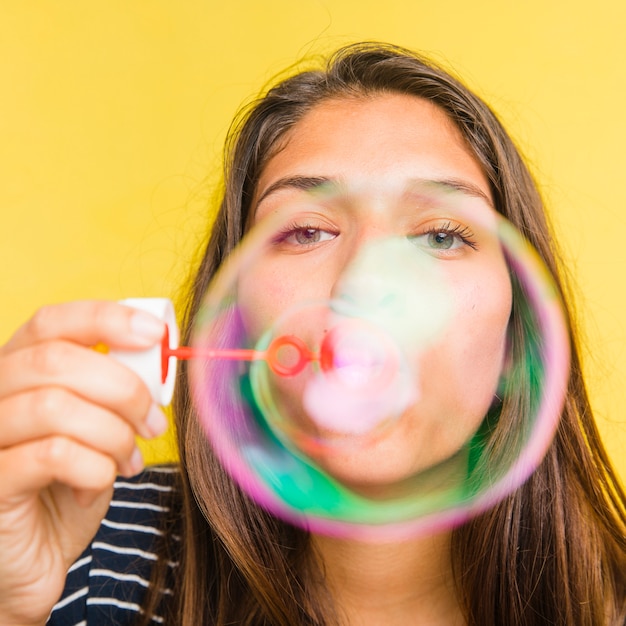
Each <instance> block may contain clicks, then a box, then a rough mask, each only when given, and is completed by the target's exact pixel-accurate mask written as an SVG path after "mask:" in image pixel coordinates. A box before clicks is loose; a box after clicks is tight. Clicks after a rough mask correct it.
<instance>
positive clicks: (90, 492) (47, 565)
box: [0, 44, 626, 626]
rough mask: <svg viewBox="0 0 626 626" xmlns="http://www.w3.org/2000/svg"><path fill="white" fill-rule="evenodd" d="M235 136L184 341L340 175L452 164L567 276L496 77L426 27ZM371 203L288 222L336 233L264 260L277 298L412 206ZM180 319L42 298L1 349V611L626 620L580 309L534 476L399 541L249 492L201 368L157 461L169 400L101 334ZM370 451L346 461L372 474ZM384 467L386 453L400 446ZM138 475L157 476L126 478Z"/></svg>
mask: <svg viewBox="0 0 626 626" xmlns="http://www.w3.org/2000/svg"><path fill="white" fill-rule="evenodd" d="M227 155H228V157H227V163H226V171H225V191H224V196H223V199H222V203H221V207H220V211H219V214H218V216H217V220H216V222H215V224H214V226H213V229H212V234H211V237H210V240H209V242H208V245H207V248H206V251H205V254H204V256H203V258H202V261H201V263H200V267H199V268H198V269H197V272H196V274H195V277H194V279H193V281H192V283H191V290H190V293H189V296H188V298H187V300H186V302H187V309H186V311H185V321H184V330H183V340H188V339H189V337H190V333H191V325H192V321H193V320H194V317H195V314H196V313H197V311H198V309H199V307H200V303H201V300H202V297H203V295H204V293H205V292H206V289H207V285H208V283H209V281H210V279H211V277H212V276H213V274H214V273H215V271H216V270H217V268H218V267H219V266H220V264H221V263H222V261H223V260H224V259H225V257H226V256H227V255H228V253H229V252H230V251H231V250H232V249H233V248H234V247H235V246H236V245H237V243H238V242H239V241H240V240H241V238H242V236H243V235H244V232H246V230H247V229H248V228H250V226H252V225H254V224H255V223H256V221H257V220H259V219H261V218H262V217H263V215H266V214H268V213H271V212H273V211H276V210H277V209H278V208H279V207H280V206H282V205H283V204H285V203H288V202H291V201H292V200H294V199H295V200H297V199H298V198H300V197H301V195H302V194H304V193H306V190H307V189H308V188H310V187H311V186H312V185H314V184H315V181H318V182H319V181H320V180H323V181H327V180H331V181H338V180H339V181H341V182H342V183H345V184H346V185H348V186H350V185H353V186H356V187H359V186H360V185H362V184H364V182H366V181H368V180H372V179H375V180H376V181H377V184H379V185H380V186H381V187H383V188H384V187H385V186H386V185H391V186H397V185H404V184H406V183H407V181H410V180H412V179H415V178H418V179H425V180H447V181H454V184H455V185H456V186H457V187H459V188H463V189H465V190H469V191H468V193H471V194H473V195H475V196H480V197H481V198H483V199H484V202H486V203H488V204H491V205H493V206H494V207H495V209H496V210H497V211H499V212H500V213H501V214H503V215H504V216H505V217H506V218H507V219H509V220H510V221H511V222H512V223H513V224H514V225H515V226H516V227H517V228H518V229H519V230H520V231H521V232H522V233H523V234H524V235H525V236H526V237H527V238H528V239H529V240H530V241H531V243H532V244H533V245H534V246H535V248H536V249H537V250H538V251H539V253H540V255H541V257H542V258H543V259H544V262H545V263H546V265H547V267H548V268H549V270H550V271H551V272H552V274H553V276H554V277H555V280H556V281H557V284H559V285H560V284H561V283H560V279H559V270H558V267H557V265H558V263H557V261H558V255H557V252H556V251H555V248H554V238H553V237H552V236H551V234H550V230H549V228H548V226H547V224H546V217H545V213H544V208H543V206H542V202H541V199H540V196H539V193H538V191H537V189H536V187H535V185H534V183H533V181H532V179H531V176H530V174H529V172H528V170H527V169H526V167H525V165H524V163H523V161H522V159H521V158H520V155H519V153H518V152H517V150H516V149H515V147H514V145H513V143H512V142H511V140H510V139H509V137H508V136H507V134H506V133H505V131H504V130H503V129H502V127H501V126H500V124H499V122H498V121H497V120H496V118H495V117H494V115H493V114H492V113H491V111H490V110H489V109H488V108H487V106H486V105H485V104H484V103H482V102H481V101H480V100H479V99H478V98H477V97H476V96H474V95H473V94H471V93H470V92H469V91H468V90H467V89H466V88H465V87H463V86H462V85H461V84H459V82H457V81H456V80H455V79H454V78H452V77H450V76H449V75H448V74H446V73H445V72H443V71H442V70H440V69H438V68H436V67H434V66H433V65H431V64H430V63H429V62H427V61H425V60H423V59H421V58H419V57H417V56H416V55H414V54H412V53H410V52H408V51H406V50H403V49H399V48H395V47H391V46H386V45H378V44H361V45H355V46H349V47H347V48H345V49H342V50H340V51H339V52H338V53H337V54H335V55H334V56H333V57H332V58H331V59H330V60H329V62H328V65H327V67H326V68H325V70H324V71H321V70H320V71H311V72H304V73H300V74H298V75H296V76H294V77H292V78H289V79H287V80H285V81H283V82H281V83H280V84H278V85H277V86H276V87H274V88H273V89H272V90H270V91H269V92H268V93H267V94H266V95H265V96H264V97H263V98H262V99H261V100H259V102H257V103H256V104H255V105H254V106H253V107H251V108H250V110H249V111H247V113H246V114H245V115H244V116H243V117H242V118H241V120H240V121H239V123H238V124H237V125H235V127H234V129H233V132H232V134H231V139H230V142H229V144H228V152H227ZM376 188H379V187H376ZM374 205H376V209H375V210H374V208H373V207H374ZM364 206H365V207H366V208H365V209H364V210H363V211H362V212H361V213H359V214H358V215H356V216H353V217H352V218H351V220H350V221H346V220H345V219H344V221H343V222H342V221H341V220H342V219H343V218H342V217H341V216H339V217H338V218H337V221H338V222H339V223H336V222H335V221H332V220H330V219H326V218H319V219H318V220H317V221H316V222H315V223H307V224H305V225H300V231H299V232H296V233H295V235H293V236H294V237H295V239H293V240H290V241H292V243H293V242H295V243H294V244H293V245H298V246H308V245H311V243H312V244H313V245H314V246H317V247H315V248H311V249H314V250H316V251H318V252H316V254H318V256H317V259H316V271H315V273H311V274H306V276H309V278H308V279H307V280H306V281H303V279H302V276H303V275H302V274H301V273H298V274H297V275H295V274H293V273H291V274H290V269H289V267H290V266H289V264H287V263H285V264H283V265H281V266H280V271H281V272H282V274H280V276H281V280H288V281H291V282H290V289H284V290H281V289H280V288H279V287H280V285H277V278H276V276H277V274H276V273H272V272H269V271H268V272H265V273H264V268H260V269H259V274H258V277H257V278H258V280H255V281H254V282H255V285H257V287H258V289H257V291H255V292H254V293H255V297H256V298H257V300H256V301H255V303H256V306H257V308H258V311H259V314H260V315H264V314H267V315H274V314H275V313H276V309H280V308H281V307H285V306H289V304H290V298H292V297H293V296H292V295H290V294H293V292H294V290H305V291H306V290H307V289H310V290H311V293H312V294H313V295H315V296H319V295H322V296H323V295H324V294H326V296H327V295H328V293H329V292H330V291H332V289H333V288H334V286H335V283H336V280H337V276H338V270H337V267H338V266H339V265H340V264H341V263H340V260H341V259H344V258H345V255H346V254H348V248H347V247H346V246H353V245H355V242H357V243H358V244H359V245H360V243H361V242H362V241H363V240H365V239H367V238H368V237H369V236H373V235H372V233H373V232H374V231H378V232H380V231H381V230H383V231H384V230H385V228H389V227H390V226H389V224H390V220H388V219H384V218H385V215H386V214H385V210H386V207H385V206H384V202H383V204H382V206H383V211H382V212H381V210H380V208H381V204H380V203H378V204H376V203H375V202H373V201H372V204H371V205H368V204H367V203H366V204H365V205H364ZM368 207H369V209H368ZM381 216H382V217H381ZM437 228H438V229H439V232H440V234H441V237H439V238H437V242H441V241H444V240H445V241H446V242H448V243H446V245H454V246H455V248H456V247H458V249H459V250H460V252H459V254H464V250H465V248H464V247H463V246H464V245H465V244H464V243H463V242H462V238H461V237H459V236H458V231H455V230H452V232H450V229H449V228H448V226H447V225H444V224H440V225H438V226H437ZM295 230H296V231H297V228H296V229H295ZM421 234H423V233H421ZM290 236H292V235H290ZM431 243H432V242H431ZM320 250H321V251H322V252H323V254H322V253H320V252H319V251H320ZM481 254H484V253H482V252H481ZM477 258H478V257H477ZM492 260H493V259H492ZM462 266H463V265H462V264H459V267H462ZM489 266H490V267H493V264H490V265H489ZM496 267H498V266H497V264H496ZM499 267H500V269H502V267H503V266H502V265H501V266H499ZM295 271H296V270H293V272H295ZM505 274H506V273H505V272H501V271H499V270H498V271H495V272H494V274H493V276H492V279H493V280H492V283H491V284H492V285H493V290H492V291H491V293H490V296H489V298H486V300H488V302H485V298H484V297H478V296H476V293H475V290H473V291H472V290H471V289H467V290H466V291H464V292H463V293H462V294H461V295H462V297H461V296H460V300H462V301H463V302H465V303H466V305H467V308H466V313H467V317H462V318H459V325H460V327H459V332H458V334H457V335H456V336H455V341H456V342H457V343H458V342H461V343H462V344H463V345H462V347H463V348H464V349H459V350H457V351H456V352H455V351H454V346H451V347H450V354H453V355H454V358H457V359H459V361H458V363H457V364H456V366H457V367H459V368H462V367H467V366H468V364H469V365H471V366H472V367H477V368H482V369H483V370H484V372H485V376H486V377H487V378H489V376H490V374H489V372H490V370H489V368H490V367H494V364H496V366H498V367H499V364H500V363H501V360H502V353H503V350H504V347H503V346H504V345H505V337H506V333H507V329H508V328H510V327H511V326H513V327H514V326H515V325H516V324H519V312H518V311H517V310H516V305H515V296H514V294H513V293H512V292H511V287H510V284H509V282H508V280H505V279H504V278H503V277H504V276H505ZM454 284H455V285H457V286H458V289H459V290H462V289H464V286H466V285H467V281H466V280H458V281H456V282H455V283H454ZM459 293H461V292H459ZM483 295H484V294H483ZM472 316H474V317H472ZM463 324H467V326H466V327H463ZM470 324H471V325H470ZM469 328H471V330H472V332H463V331H464V330H465V331H466V330H467V329H469ZM163 332H164V327H163V325H162V323H160V322H158V320H156V319H154V318H151V317H149V316H146V314H143V313H140V312H134V311H132V310H131V309H129V308H127V307H122V306H120V305H117V304H115V303H106V302H81V303H72V304H65V305H60V306H56V307H47V308H44V309H42V310H41V311H40V312H38V313H37V314H36V315H35V316H34V318H33V319H32V320H31V321H30V322H28V323H27V324H26V325H25V326H24V327H22V328H21V329H19V330H18V331H17V333H16V334H15V335H14V337H13V338H12V339H11V340H10V341H9V343H8V344H7V345H5V346H4V347H3V348H2V351H1V352H0V422H1V424H2V428H1V429H0V475H1V477H2V478H1V480H0V625H2V626H7V625H9V624H13V625H15V624H20V625H21V626H26V625H34V624H43V623H45V622H46V620H47V619H48V617H49V623H50V624H84V623H89V624H91V623H117V624H149V623H169V624H181V625H184V626H191V625H192V624H194V625H195V624H224V625H225V624H272V625H277V624H281V625H285V626H287V625H293V624H338V625H341V624H351V625H357V624H382V623H384V624H429V625H449V626H452V625H454V626H460V625H466V624H467V625H469V624H473V625H484V624H516V625H540V624H568V625H572V626H573V625H576V626H579V625H586V626H591V625H598V626H599V625H611V626H616V625H618V624H624V623H626V575H625V572H626V569H625V568H626V499H625V497H624V492H623V491H622V489H621V487H620V485H619V480H618V478H617V477H616V475H615V473H614V470H613V469H612V467H611V465H610V463H609V460H608V459H607V456H606V454H605V452H604V450H603V448H602V445H601V443H600V439H599V436H598V433H597V430H596V427H595V424H594V421H593V417H592V412H591V409H590V406H589V402H588V400H587V396H586V392H585V386H584V382H583V379H582V374H581V369H580V364H579V361H578V356H577V344H576V337H575V334H574V332H573V331H572V336H571V351H572V358H571V372H570V378H569V387H568V392H567V397H566V400H565V405H564V408H563V411H562V416H561V420H560V423H559V426H558V430H557V433H556V436H555V438H554V440H553V442H552V444H551V445H550V447H549V449H548V452H547V454H546V456H545V459H544V460H543V462H542V463H541V464H540V466H539V467H538V468H537V469H536V471H535V472H534V473H533V475H532V476H531V477H530V478H529V479H528V480H527V481H526V482H525V483H524V484H523V485H522V486H521V487H519V488H518V489H517V490H516V491H515V492H514V493H512V494H511V495H509V496H508V497H506V498H505V499H504V500H503V501H502V502H499V503H497V504H496V505H494V506H493V508H492V509H490V510H489V511H487V512H484V513H482V514H481V515H479V516H478V517H476V518H475V519H473V520H472V521H469V522H467V523H465V524H463V525H462V526H460V527H457V528H455V529H452V530H447V531H441V532H439V533H436V534H432V535H430V536H427V537H424V536H420V537H417V538H414V539H404V540H402V541H396V542H394V541H387V542H379V543H375V542H371V543H370V542H361V541H356V540H350V539H344V538H338V537H330V536H324V535H322V534H316V533H307V532H305V531H304V530H301V529H299V528H297V527H294V526H292V525H290V524H288V523H286V522H284V521H281V520H280V519H278V518H276V517H274V516H273V515H271V514H270V513H268V512H267V511H265V510H264V509H263V508H261V507H260V506H258V505H257V504H255V503H254V502H253V501H251V500H250V499H249V498H248V497H247V496H246V495H245V494H243V493H242V492H241V490H240V489H239V488H238V486H237V485H236V484H235V483H234V482H233V481H232V479H231V478H230V477H229V475H228V474H227V473H226V472H225V471H224V470H223V468H222V467H221V465H220V463H219V462H218V461H217V460H216V458H215V456H214V454H213V452H212V449H211V446H210V444H209V443H208V442H207V438H206V436H205V435H204V432H203V430H202V427H201V425H200V424H199V419H198V416H197V415H196V412H195V410H194V406H193V404H192V402H191V401H190V398H189V394H188V387H187V384H186V378H187V371H186V368H185V367H183V368H181V374H180V376H179V380H178V385H177V392H176V397H175V403H174V408H175V411H174V412H175V418H176V430H177V437H178V444H179V453H180V463H179V465H178V466H176V467H160V468H149V469H147V470H145V471H143V472H141V473H139V472H140V470H141V459H140V457H139V456H138V453H137V451H136V449H135V448H134V436H135V435H136V434H139V435H141V436H144V437H150V436H153V435H155V434H158V433H160V432H162V431H163V429H164V428H165V424H164V420H163V417H162V415H161V413H160V412H159V410H158V408H156V407H155V406H153V405H152V404H151V400H150V397H149V393H148V391H147V389H146V388H145V387H144V386H143V385H142V384H141V382H140V381H139V379H138V378H137V377H136V376H135V375H134V374H133V373H132V372H130V371H129V370H127V369H125V368H124V367H123V366H121V365H120V364H119V363H117V362H115V361H114V360H113V359H111V358H110V357H108V356H106V355H103V354H100V353H98V352H96V351H94V350H93V349H92V346H94V345H96V344H99V343H104V344H106V345H109V346H111V347H113V348H124V349H142V348H147V347H151V346H153V345H155V344H157V343H158V342H159V341H160V339H161V337H162V335H163ZM472 337H474V339H472ZM472 341H479V342H480V344H481V345H482V346H484V345H488V346H489V350H488V351H487V353H488V354H489V355H490V358H489V359H484V362H482V363H478V362H477V361H476V359H474V360H467V359H469V357H468V355H473V354H476V351H475V350H474V351H473V350H472V347H473V345H474V344H472ZM463 342H465V343H463ZM446 354H448V353H447V352H446ZM462 359H466V360H465V361H463V360H462ZM449 361H450V363H451V364H450V367H454V366H455V364H454V362H453V361H454V359H451V360H449ZM451 393H452V395H454V391H452V392H451ZM468 393H469V391H468ZM466 397H467V402H468V404H472V403H474V404H475V406H477V407H478V406H481V402H482V400H480V399H479V398H477V399H476V401H475V402H474V399H473V398H472V397H469V396H466ZM404 434H405V435H407V436H406V437H404V436H403V437H401V438H398V439H397V440H394V442H393V450H394V456H395V455H397V458H398V459H400V460H399V463H400V464H401V463H403V462H404V459H406V458H409V457H410V451H411V446H412V445H413V444H414V442H413V441H412V439H411V437H410V433H404ZM451 436H453V429H452V430H451ZM361 460H362V461H363V463H362V464H361V465H359V464H353V465H349V466H346V467H342V471H344V472H347V473H348V474H350V473H351V474H350V477H351V478H352V479H354V480H361V479H362V478H363V474H362V472H365V474H367V477H368V479H369V478H371V472H370V473H369V474H368V472H367V468H371V467H372V464H371V463H370V464H366V463H365V459H361ZM394 460H395V458H394ZM366 465H367V467H365V466H366ZM373 466H374V467H380V468H381V471H382V469H384V468H385V466H384V463H383V461H382V459H376V460H375V464H374V465H373ZM116 474H121V475H123V476H128V477H130V476H135V475H136V474H138V475H137V476H135V477H134V478H128V479H117V481H116V482H115V484H114V481H115V480H116V479H115V476H116ZM374 474H375V472H374ZM103 518H104V519H103ZM68 568H69V573H67V574H66V572H67V570H68ZM60 597H61V599H60V600H59V598H60ZM55 603H56V605H55ZM53 607H54V610H53ZM50 611H52V613H51V615H50V616H49V614H50Z"/></svg>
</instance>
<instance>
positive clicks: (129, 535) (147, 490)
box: [47, 466, 180, 626]
mask: <svg viewBox="0 0 626 626" xmlns="http://www.w3.org/2000/svg"><path fill="white" fill-rule="evenodd" d="M177 472H178V470H177V469H176V468H175V467H174V466H156V467H150V468H148V469H146V470H145V471H144V472H142V473H141V474H139V475H138V476H135V477H133V478H131V479H125V478H123V479H118V481H117V482H116V483H115V486H114V493H113V498H112V500H111V505H110V507H109V510H108V512H107V514H106V516H105V518H104V519H103V520H102V522H101V524H100V528H99V529H98V532H97V533H96V535H95V537H94V538H93V541H92V543H91V544H90V545H89V546H88V547H87V549H86V550H85V551H84V552H83V554H82V555H81V556H80V557H79V558H78V559H77V560H76V562H75V563H74V564H73V565H72V567H71V568H70V569H69V571H68V575H67V579H66V583H65V590H64V591H63V595H62V596H61V599H60V600H59V601H58V602H57V604H56V605H55V606H54V608H53V609H52V612H51V614H50V617H49V618H48V622H47V624H48V626H85V625H86V624H107V625H116V626H127V625H130V624H133V623H134V622H135V621H136V619H137V617H138V615H137V613H138V611H140V607H141V604H142V602H143V599H144V596H145V594H146V590H147V589H148V587H149V585H150V583H149V581H150V575H151V571H152V566H153V564H154V563H155V561H156V559H157V557H156V554H155V547H156V541H157V539H158V538H159V537H160V536H161V535H162V534H163V533H162V531H161V530H160V526H161V524H160V521H161V518H162V516H163V514H164V513H166V512H167V511H168V507H167V506H164V505H163V504H162V501H163V500H164V499H165V500H168V499H169V498H163V496H164V495H165V496H167V494H168V493H171V492H172V490H173V489H174V482H175V478H176V473H177ZM174 539H175V540H177V541H180V538H179V537H174ZM177 565H178V564H177V563H176V562H170V563H169V570H170V578H171V577H172V576H173V574H174V572H175V570H176V567H177ZM163 593H166V594H168V593H171V590H170V589H167V588H166V589H164V590H163ZM152 621H153V623H154V624H159V623H163V619H162V618H161V617H160V616H159V615H153V616H152Z"/></svg>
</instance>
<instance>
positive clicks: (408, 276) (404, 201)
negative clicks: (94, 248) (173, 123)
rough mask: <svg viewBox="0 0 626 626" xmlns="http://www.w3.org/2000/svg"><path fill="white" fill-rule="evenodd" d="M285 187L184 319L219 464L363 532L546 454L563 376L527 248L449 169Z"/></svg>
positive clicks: (264, 500)
mask: <svg viewBox="0 0 626 626" xmlns="http://www.w3.org/2000/svg"><path fill="white" fill-rule="evenodd" d="M297 196H298V200H297V201H295V202H290V203H288V204H284V203H283V205H281V206H280V207H279V208H278V209H277V210H275V211H273V212H272V213H271V214H269V215H267V216H265V217H262V218H261V219H259V220H258V224H257V225H255V226H254V227H253V228H252V229H251V231H250V232H249V234H248V235H247V236H246V237H245V238H244V240H243V242H242V244H241V245H240V246H239V247H238V248H237V249H236V250H235V252H234V253H233V254H232V255H231V256H230V257H229V258H228V259H227V260H226V261H225V263H224V264H223V266H222V267H221V269H220V270H219V272H218V273H217V275H216V276H215V278H214V280H213V281H212V282H211V285H210V287H209V289H208V291H207V293H206V296H205V299H204V302H203V305H202V308H201V311H200V313H199V314H198V317H197V319H196V321H195V333H194V337H193V348H194V350H195V352H196V353H197V354H205V355H206V357H207V358H206V359H198V360H196V361H194V362H193V363H192V364H191V368H190V372H191V385H192V393H193V396H194V401H195V404H196V407H197V412H198V415H199V417H200V419H201V421H202V425H203V427H204V429H205V431H206V433H207V436H208V438H209V440H210V442H211V444H212V446H213V447H214V449H215V451H216V453H217V455H218V457H219V458H220V460H221V462H222V464H223V466H224V467H225V468H226V470H227V471H228V472H229V473H230V474H231V475H232V476H233V478H234V479H235V480H236V481H237V482H238V483H239V484H240V486H241V487H242V488H243V489H244V490H245V491H246V492H247V493H248V494H249V495H250V496H251V497H252V498H254V499H255V500H256V501H257V502H259V503H260V504H261V505H262V506H264V507H266V508H268V509H269V510H270V511H272V512H273V513H275V514H276V515H279V516H281V517H283V518H285V519H286V520H288V521H290V522H292V523H295V524H298V525H301V526H303V527H305V528H307V529H309V530H311V531H314V532H324V533H331V534H336V535H342V536H350V537H355V538H360V539H390V538H399V537H406V536H411V535H416V534H419V533H423V532H430V531H432V530H434V529H437V528H440V527H442V526H452V525H454V524H458V523H460V522H462V521H464V520H465V519H467V518H468V517H470V516H471V515H474V514H476V513H478V512H480V511H483V510H485V509H486V508H488V507H490V506H492V505H493V504H495V503H496V502H497V501H498V500H500V499H501V498H503V497H504V496H505V495H506V494H508V493H510V492H511V491H512V490H513V489H515V488H516V487H518V486H519V485H520V484H521V483H522V482H523V481H524V480H525V479H526V478H527V477H528V476H529V474H530V473H531V472H532V471H533V469H534V468H535V467H536V466H537V464H538V463H539V462H540V460H541V458H542V457H543V455H544V453H545V451H546V449H547V447H548V445H549V443H550V441H551V439H552V436H553V434H554V431H555V428H556V425H557V422H558V419H559V415H560V411H561V408H562V402H563V397H564V394H565V389H566V386H567V379H568V364H569V351H568V333H567V328H566V324H565V321H564V316H563V311H562V308H561V302H560V299H559V296H558V290H557V289H556V287H555V285H554V284H553V282H552V279H551V277H550V274H549V272H548V271H547V269H546V268H545V267H544V265H543V264H542V262H541V260H540V258H539V256H538V255H537V253H536V252H535V251H534V250H533V249H532V247H531V246H530V245H529V244H528V243H527V242H526V240H525V239H524V238H523V237H522V236H521V235H520V234H519V233H518V232H517V231H516V230H515V229H514V228H513V227H512V226H511V224H510V223H508V222H507V221H506V220H505V219H504V218H502V217H501V216H500V215H499V214H497V213H496V212H495V211H494V210H493V209H491V207H490V206H489V205H488V202H487V201H486V199H484V198H481V197H479V196H478V195H477V194H475V193H473V192H471V191H468V190H466V189H464V188H462V187H459V186H455V185H453V184H450V183H434V182H416V183H415V184H414V185H413V186H412V187H411V188H410V189H409V190H406V189H405V190H401V192H399V191H397V190H394V189H382V190H381V189H372V188H367V187H364V188H361V189H345V188H337V187H333V186H326V187H323V188H321V189H317V190H315V191H314V192H309V193H304V192H302V193H299V194H297ZM373 199H375V202H374V201H373Z"/></svg>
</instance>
